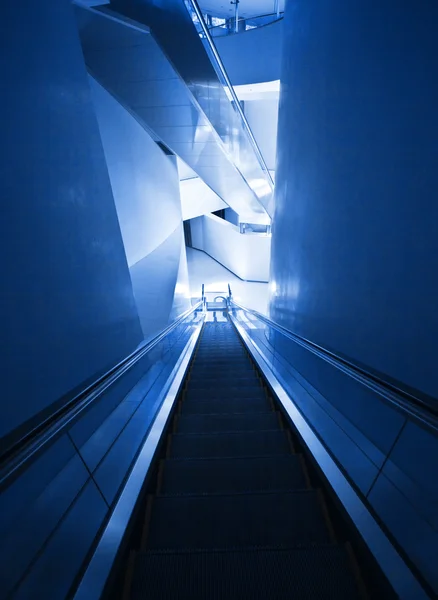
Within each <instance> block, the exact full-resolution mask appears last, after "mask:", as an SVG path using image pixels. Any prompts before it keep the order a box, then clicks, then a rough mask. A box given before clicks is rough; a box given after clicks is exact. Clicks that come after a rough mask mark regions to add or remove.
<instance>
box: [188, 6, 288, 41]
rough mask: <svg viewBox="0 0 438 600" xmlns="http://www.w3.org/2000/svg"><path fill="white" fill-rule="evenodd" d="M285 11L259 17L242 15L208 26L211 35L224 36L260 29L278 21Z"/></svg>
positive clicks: (201, 33) (201, 32)
mask: <svg viewBox="0 0 438 600" xmlns="http://www.w3.org/2000/svg"><path fill="white" fill-rule="evenodd" d="M283 14H284V13H282V12H281V13H278V14H277V13H269V14H266V15H258V16H257V17H240V18H239V19H237V23H236V21H235V19H226V20H225V19H224V21H225V22H224V23H221V24H220V25H213V26H210V27H208V30H209V32H210V35H211V36H212V37H224V36H226V35H234V34H235V33H242V32H243V31H249V30H250V29H258V28H259V27H265V26H266V25H270V24H271V23H275V22H276V21H281V20H282V19H283ZM199 29H200V31H199V33H200V35H201V37H202V36H203V35H204V34H203V31H202V29H201V28H199Z"/></svg>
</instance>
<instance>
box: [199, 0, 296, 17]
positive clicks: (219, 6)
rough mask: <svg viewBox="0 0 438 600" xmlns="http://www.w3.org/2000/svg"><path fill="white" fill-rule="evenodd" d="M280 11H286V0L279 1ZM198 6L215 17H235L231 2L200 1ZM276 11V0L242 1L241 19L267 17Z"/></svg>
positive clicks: (240, 8)
mask: <svg viewBox="0 0 438 600" xmlns="http://www.w3.org/2000/svg"><path fill="white" fill-rule="evenodd" d="M279 3H280V11H283V10H284V3H285V0H279ZM198 4H199V6H200V7H201V9H202V11H203V12H204V13H207V14H209V15H212V16H214V17H232V16H234V10H235V6H234V5H233V4H231V2H230V0H198ZM275 11H276V0H240V2H239V16H240V17H257V16H259V15H267V14H270V13H273V12H275Z"/></svg>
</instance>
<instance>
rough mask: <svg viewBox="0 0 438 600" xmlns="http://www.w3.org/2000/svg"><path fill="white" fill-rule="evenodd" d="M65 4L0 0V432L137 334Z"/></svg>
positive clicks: (130, 344)
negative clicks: (0, 343) (2, 1)
mask: <svg viewBox="0 0 438 600" xmlns="http://www.w3.org/2000/svg"><path fill="white" fill-rule="evenodd" d="M72 10H73V9H72V6H71V5H70V3H69V2H68V1H67V0H43V1H42V2H39V3H35V2H32V1H31V0H25V1H24V2H23V3H22V4H21V5H20V9H19V10H17V6H15V5H13V4H7V5H5V6H4V7H3V13H2V19H3V22H4V23H7V24H8V25H7V27H4V28H3V31H2V40H1V45H2V52H1V53H2V56H3V57H4V60H2V62H1V65H0V78H1V81H2V83H3V86H2V89H3V91H2V94H1V98H0V109H1V113H2V115H3V117H4V118H3V119H2V136H1V137H2V146H3V149H4V151H3V153H2V157H1V177H0V190H1V196H2V206H3V208H2V215H1V223H2V231H1V236H0V248H1V253H2V256H3V258H4V260H3V285H2V290H1V306H2V322H1V339H2V340H4V351H3V354H2V357H3V358H2V361H1V377H2V382H3V390H4V394H3V397H2V398H3V399H2V402H1V404H0V437H3V436H5V435H7V434H10V433H11V432H14V430H15V433H13V434H12V435H13V437H14V438H15V437H16V436H17V435H19V433H20V432H23V431H24V430H27V428H28V426H30V422H29V420H32V419H34V421H32V422H34V423H35V422H38V421H39V420H40V418H42V416H43V414H46V413H47V412H50V411H51V410H52V409H53V406H54V403H56V402H57V401H58V405H59V404H60V403H62V402H63V400H59V399H60V398H61V397H62V396H63V395H65V394H68V393H69V392H70V391H71V390H72V389H74V388H76V387H77V386H80V385H81V384H82V383H83V382H84V381H85V380H87V379H89V378H94V377H95V376H96V374H97V373H100V372H101V371H103V370H106V369H107V368H109V367H110V366H112V365H113V364H114V363H115V362H117V361H118V360H120V359H121V358H123V357H124V356H125V355H126V354H127V353H129V352H130V351H132V350H133V349H134V348H135V347H136V345H137V344H138V343H139V342H140V341H141V340H142V338H143V335H142V332H141V328H140V324H139V320H138V316H137V308H136V305H135V301H134V297H133V292H132V285H131V280H130V277H129V270H128V265H127V262H126V257H125V252H124V249H123V242H122V237H121V234H120V228H119V223H118V220H117V214H116V209H115V206H114V200H113V195H112V191H111V185H110V181H109V178H108V171H107V167H106V163H105V156H104V153H103V149H102V144H101V140H100V135H99V129H98V125H97V121H96V117H95V114H94V110H93V105H92V102H91V98H90V91H89V86H88V81H87V73H86V70H85V66H84V62H83V57H82V52H81V47H80V43H79V39H78V35H77V31H76V25H75V21H74V17H73V12H72ZM23 15H25V17H24V16H23ZM20 426H22V427H23V429H20ZM17 428H19V430H17ZM3 442H4V443H6V442H7V440H5V439H3Z"/></svg>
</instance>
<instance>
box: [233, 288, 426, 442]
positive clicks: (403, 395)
mask: <svg viewBox="0 0 438 600" xmlns="http://www.w3.org/2000/svg"><path fill="white" fill-rule="evenodd" d="M230 305H231V309H232V308H233V306H235V307H237V308H239V309H241V310H243V311H245V312H247V313H249V314H252V315H254V316H255V317H256V318H257V319H259V320H261V321H263V322H264V323H266V324H267V325H269V327H272V329H275V330H276V331H278V332H279V333H281V334H282V335H284V336H285V337H287V338H289V339H290V340H292V341H293V342H296V343H298V344H300V345H301V346H302V347H304V348H306V349H307V350H309V351H310V352H312V353H313V354H316V355H317V356H319V357H320V358H322V359H323V360H325V361H326V362H329V363H331V364H332V365H333V366H335V367H336V368H337V369H339V370H341V371H343V372H344V373H346V374H347V375H348V376H350V377H353V378H354V379H356V380H358V381H359V382H360V383H362V384H365V385H366V386H367V387H368V388H371V389H373V390H374V391H375V392H377V393H379V394H380V395H381V396H383V397H385V398H386V399H387V400H388V401H389V402H391V403H392V404H395V405H397V407H399V408H400V409H401V410H403V411H404V412H408V413H409V414H410V415H411V416H413V417H415V418H416V419H418V420H419V421H421V422H422V423H423V424H424V425H427V426H428V427H430V428H432V429H433V430H435V431H436V432H437V434H438V410H437V409H436V408H435V407H434V406H432V402H431V401H432V398H431V401H430V403H429V402H428V400H427V398H428V397H427V396H426V395H424V396H425V399H424V400H423V399H422V398H421V396H420V394H421V393H419V395H418V396H417V395H415V394H413V393H411V392H409V391H407V390H404V389H403V388H401V387H399V386H398V385H396V384H395V383H391V382H390V381H386V380H385V379H383V378H382V377H380V376H379V375H377V374H375V373H372V372H370V371H369V370H367V369H365V368H363V367H360V366H359V365H357V364H355V363H353V362H351V361H349V360H348V359H346V358H344V357H342V356H339V355H338V354H336V353H335V352H332V351H331V350H328V349H327V348H324V347H323V346H320V345H318V344H316V343H315V342H312V341H310V340H308V339H307V338H305V337H303V336H301V335H298V334H297V333H293V332H292V331H289V330H288V329H286V328H284V327H282V326H281V325H279V324H278V323H275V321H272V320H271V319H270V318H269V317H267V316H266V315H263V314H262V313H259V312H258V311H256V310H254V309H251V308H246V307H245V306H242V305H241V304H238V303H237V302H235V301H234V300H233V299H231V301H230Z"/></svg>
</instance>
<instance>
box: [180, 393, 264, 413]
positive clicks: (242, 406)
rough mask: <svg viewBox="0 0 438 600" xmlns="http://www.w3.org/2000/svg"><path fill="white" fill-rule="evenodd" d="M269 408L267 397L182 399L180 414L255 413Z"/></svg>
mask: <svg viewBox="0 0 438 600" xmlns="http://www.w3.org/2000/svg"><path fill="white" fill-rule="evenodd" d="M270 409H271V404H270V403H269V400H268V398H254V399H251V400H248V398H243V399H242V398H241V399H234V400H230V399H228V398H226V397H224V398H222V399H218V400H209V401H208V402H205V400H187V399H186V400H184V402H183V403H182V405H181V413H182V414H192V415H193V414H228V413H247V414H248V413H256V412H266V411H267V410H270Z"/></svg>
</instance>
